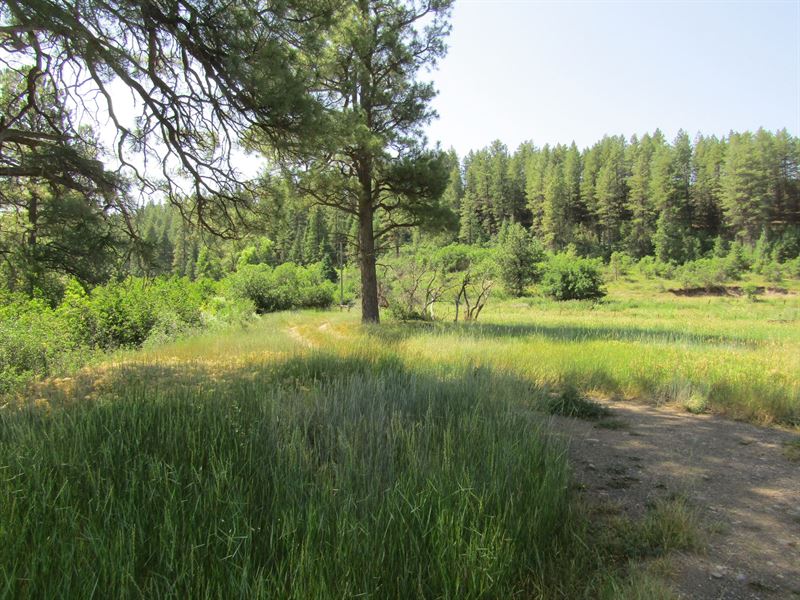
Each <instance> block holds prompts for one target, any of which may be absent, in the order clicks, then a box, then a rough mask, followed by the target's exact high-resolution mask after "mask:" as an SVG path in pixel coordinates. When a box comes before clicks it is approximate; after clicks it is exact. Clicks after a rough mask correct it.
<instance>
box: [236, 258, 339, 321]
mask: <svg viewBox="0 0 800 600" xmlns="http://www.w3.org/2000/svg"><path fill="white" fill-rule="evenodd" d="M225 285H226V286H227V289H228V291H229V293H230V295H231V296H232V297H233V298H241V299H246V300H249V301H251V302H252V303H253V304H254V305H255V308H256V310H257V311H258V312H260V313H266V312H274V311H278V310H288V309H292V308H327V307H329V306H330V305H331V304H333V297H334V293H335V291H336V286H335V285H334V284H333V283H332V282H330V281H328V280H327V279H325V277H324V275H323V273H322V269H321V267H320V265H319V264H317V265H311V266H309V267H300V266H298V265H296V264H294V263H284V264H282V265H279V266H277V267H275V268H274V269H273V268H272V267H270V266H269V265H265V264H258V265H243V266H242V267H241V268H240V269H239V270H238V271H237V272H236V273H233V274H231V275H229V276H228V277H227V278H226V279H225Z"/></svg>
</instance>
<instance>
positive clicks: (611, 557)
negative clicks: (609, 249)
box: [0, 281, 800, 598]
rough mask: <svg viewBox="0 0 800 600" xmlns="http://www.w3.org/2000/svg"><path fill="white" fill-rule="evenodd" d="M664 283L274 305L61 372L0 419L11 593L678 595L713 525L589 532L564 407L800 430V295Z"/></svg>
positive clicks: (669, 516)
mask: <svg viewBox="0 0 800 600" xmlns="http://www.w3.org/2000/svg"><path fill="white" fill-rule="evenodd" d="M654 285H655V284H652V283H650V282H647V281H639V282H621V283H619V284H614V283H612V284H611V286H610V287H611V289H610V294H609V297H608V299H607V300H605V301H603V302H601V303H595V304H592V303H586V302H566V303H564V302H562V303H556V302H549V301H545V300H542V299H540V298H528V299H524V298H523V299H514V300H503V301H495V302H492V303H490V304H489V305H487V309H486V311H485V312H484V313H483V314H482V315H481V320H480V321H479V322H477V323H467V324H463V323H459V324H454V323H450V322H448V321H447V319H446V314H447V311H448V310H450V308H449V307H448V306H445V305H443V306H441V307H437V311H438V312H439V314H440V315H441V316H442V317H443V318H442V320H441V321H437V322H435V323H403V322H391V321H390V322H387V323H384V324H382V325H380V326H362V325H361V324H360V323H359V319H358V317H359V315H358V314H357V312H356V311H353V312H348V311H338V310H334V311H300V312H284V313H275V314H272V315H265V316H262V317H260V318H259V319H258V320H257V321H256V322H254V323H253V324H251V325H249V326H247V327H245V328H230V329H228V330H225V331H223V332H214V333H206V334H201V335H197V336H194V337H189V338H185V339H182V340H180V341H177V342H173V343H169V344H166V345H161V346H156V347H150V348H148V349H146V350H140V351H136V352H132V351H130V352H120V353H118V354H116V355H114V356H113V357H112V358H110V359H109V360H107V361H106V362H103V363H100V364H95V365H92V366H89V367H86V368H84V369H83V370H81V371H78V372H75V373H73V375H72V376H71V377H62V378H57V379H49V380H44V381H41V382H39V383H37V384H35V385H34V386H32V387H31V389H30V390H29V392H28V395H27V396H26V397H25V398H24V399H23V400H21V401H19V402H17V403H10V402H9V403H7V404H6V405H5V406H4V407H3V409H2V410H1V411H0V465H2V471H0V596H3V597H9V598H11V597H15V598H18V597H23V598H24V597H31V598H33V597H107V596H108V595H109V594H113V595H114V596H115V597H122V598H142V597H148V598H150V597H162V596H176V597H193V598H212V597H213V598H219V597H226V598H257V597H261V598H345V597H364V598H403V597H408V594H409V593H412V594H413V595H414V596H416V597H424V598H511V597H525V598H527V597H541V598H597V597H614V598H616V597H631V598H633V597H666V594H667V591H666V590H665V589H664V588H663V586H662V584H660V583H659V582H658V580H657V579H653V578H652V577H649V576H647V575H646V574H645V575H643V574H642V572H641V571H640V570H631V568H630V565H632V564H634V563H635V561H638V560H641V559H644V558H648V557H656V556H661V555H664V554H665V553H667V552H668V551H669V550H671V549H691V548H695V547H697V545H698V543H697V541H696V534H697V532H696V531H694V529H695V526H694V525H693V519H692V515H691V511H689V510H688V509H686V507H685V506H682V505H676V506H660V507H655V508H654V509H653V512H652V514H650V515H648V516H647V517H646V518H645V520H644V521H642V522H641V523H633V524H631V523H625V524H624V525H623V524H620V523H617V522H609V523H605V524H603V523H598V522H597V521H596V520H595V519H593V518H591V517H590V515H591V511H590V510H589V509H588V508H587V507H586V505H585V504H584V501H583V500H582V499H581V498H580V497H579V495H578V494H577V493H576V492H575V489H574V486H573V485H572V480H571V474H570V473H571V472H570V465H569V461H568V459H567V456H566V447H565V445H564V444H565V443H564V442H563V441H562V440H561V439H559V438H557V437H555V436H554V435H553V434H552V433H550V431H549V426H548V419H549V413H550V412H552V407H553V406H556V405H559V404H558V402H556V403H555V404H554V402H553V400H554V399H556V400H558V399H559V398H562V399H564V400H565V401H568V400H569V398H571V397H572V396H575V395H576V394H577V395H578V396H580V397H581V398H592V397H596V396H603V397H611V398H618V399H626V400H628V401H632V402H654V403H677V404H679V405H682V406H684V407H685V408H687V410H692V411H713V412H718V413H722V414H726V415H729V416H730V417H733V418H739V419H747V420H751V421H756V422H759V423H774V424H780V425H783V426H790V427H793V426H794V427H796V426H797V425H798V424H800V378H799V377H798V374H800V326H799V325H798V322H799V321H798V317H800V300H798V296H797V295H792V294H767V295H765V296H763V297H762V298H761V299H759V301H757V302H751V301H749V300H747V299H746V298H743V297H727V296H724V297H714V296H700V297H676V296H674V295H673V294H671V293H669V292H663V291H658V290H657V289H655V288H654V287H653V286H654ZM620 538H624V539H623V540H622V541H621V540H620ZM687 540H688V541H687ZM620 548H623V550H620Z"/></svg>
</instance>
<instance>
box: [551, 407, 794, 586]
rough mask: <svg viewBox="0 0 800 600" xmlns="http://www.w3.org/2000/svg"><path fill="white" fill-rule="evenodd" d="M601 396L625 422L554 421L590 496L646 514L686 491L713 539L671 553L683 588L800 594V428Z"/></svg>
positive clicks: (617, 419) (676, 577) (675, 581)
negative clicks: (790, 453) (795, 442)
mask: <svg viewBox="0 0 800 600" xmlns="http://www.w3.org/2000/svg"><path fill="white" fill-rule="evenodd" d="M603 404H604V405H606V406H607V407H608V408H610V409H611V411H612V412H613V419H614V420H615V423H611V425H612V426H614V425H616V426H617V427H618V428H617V429H608V428H606V427H604V426H602V425H598V424H597V422H592V421H582V420H577V419H568V418H563V417H554V424H555V426H556V428H557V429H558V430H559V431H561V432H563V433H565V434H566V435H567V436H569V438H570V439H571V444H570V454H571V457H572V460H573V464H574V466H575V467H574V468H575V471H576V476H577V478H578V480H579V482H580V483H582V484H583V485H584V486H585V489H586V492H587V493H588V494H589V495H590V497H594V498H599V499H604V500H608V501H610V502H615V503H618V504H619V506H620V507H621V509H622V510H623V511H624V512H626V513H628V514H630V515H631V516H640V515H641V514H643V513H644V512H645V510H646V507H647V505H648V504H649V503H651V502H652V501H653V500H655V499H657V498H659V497H666V496H668V495H669V494H674V493H681V494H684V495H685V496H686V497H687V498H688V499H689V501H690V502H691V504H692V505H693V506H694V507H695V508H696V509H697V510H698V511H699V514H700V516H701V519H702V521H703V524H704V525H705V527H706V528H707V529H708V530H709V531H708V533H707V539H708V546H707V549H706V551H705V552H704V553H702V554H700V555H696V554H686V555H683V554H681V555H678V556H674V557H673V558H674V560H672V565H673V566H674V578H673V581H672V582H671V583H672V584H673V586H674V589H675V590H676V591H677V592H678V594H679V595H680V597H684V598H714V599H725V600H734V599H737V600H738V599H751V598H764V599H772V598H800V463H797V462H791V461H790V460H789V459H788V458H787V457H786V456H785V454H784V448H785V447H784V443H785V442H787V441H789V440H791V439H793V438H796V437H797V436H796V434H792V433H790V432H785V431H780V430H775V429H766V428H761V427H756V426H753V425H749V424H745V423H737V422H733V421H729V420H726V419H723V418H720V417H715V416H710V415H699V416H698V415H691V414H688V413H686V412H683V411H679V410H677V409H672V408H668V407H663V408H654V407H649V406H642V405H635V404H630V403H624V402H604V403H603ZM606 423H608V422H607V421H606ZM606 426H607V425H606Z"/></svg>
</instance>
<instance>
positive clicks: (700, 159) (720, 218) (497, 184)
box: [445, 129, 800, 264]
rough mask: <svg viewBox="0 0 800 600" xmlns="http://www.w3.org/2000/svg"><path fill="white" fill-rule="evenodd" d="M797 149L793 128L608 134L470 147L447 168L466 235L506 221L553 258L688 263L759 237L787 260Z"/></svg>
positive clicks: (799, 223)
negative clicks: (589, 141)
mask: <svg viewBox="0 0 800 600" xmlns="http://www.w3.org/2000/svg"><path fill="white" fill-rule="evenodd" d="M799 168H800V142H799V141H798V139H797V138H796V137H794V136H792V135H790V134H789V133H788V132H787V131H786V130H781V131H777V132H774V133H773V132H769V131H765V130H763V129H760V130H758V131H756V132H749V131H748V132H743V133H733V132H732V133H730V135H728V136H726V137H723V138H721V139H720V138H717V137H715V136H702V135H698V136H697V138H696V139H695V140H694V141H693V142H692V140H690V138H689V136H688V135H687V134H686V133H685V132H683V131H681V132H679V133H678V135H677V137H676V138H675V140H673V141H672V142H671V143H670V142H668V141H667V140H666V139H665V137H664V135H663V134H662V133H661V132H660V131H658V130H656V131H655V132H654V133H652V134H645V135H643V136H642V137H641V138H638V137H637V136H633V137H632V138H631V139H630V140H626V139H625V138H624V137H622V136H606V137H604V138H603V139H602V140H600V141H598V142H597V143H595V144H594V145H593V146H591V147H590V148H586V149H584V150H582V151H581V150H579V149H578V147H577V146H576V145H575V144H574V143H573V144H571V145H569V146H567V145H563V144H558V145H555V146H549V145H545V146H543V147H537V146H535V145H534V144H533V143H530V142H527V143H524V144H522V145H521V146H520V147H519V148H518V149H517V150H516V151H515V152H513V153H510V152H509V151H508V149H507V147H506V146H505V145H503V144H502V143H501V142H499V141H498V142H494V143H493V144H492V145H491V146H489V147H488V148H484V149H481V150H478V151H474V152H470V153H469V154H468V155H467V156H466V157H465V158H464V160H463V163H462V164H460V165H459V166H457V167H454V168H453V169H452V171H451V176H450V184H449V187H448V190H447V192H446V195H445V198H446V200H447V202H448V203H449V204H450V206H451V207H452V209H453V210H454V211H457V212H458V215H459V231H458V238H459V239H460V240H461V241H463V242H465V243H483V242H486V241H488V240H491V239H492V238H494V237H496V236H497V234H498V232H499V231H500V228H501V227H502V224H503V223H504V222H507V221H508V222H518V223H521V224H523V225H524V226H525V227H526V228H528V229H529V230H530V231H531V232H532V233H533V234H534V235H535V236H536V237H537V238H539V239H540V240H542V242H543V243H544V244H545V245H546V247H547V248H548V249H550V250H552V251H561V250H564V249H566V248H567V247H570V246H572V247H574V248H575V249H577V251H578V253H580V254H583V255H587V256H601V257H604V258H608V257H610V255H611V254H612V253H613V252H615V251H621V252H626V253H628V254H630V255H631V256H633V257H634V258H637V259H638V258H642V257H644V256H655V257H656V258H657V259H658V260H660V261H662V262H669V263H674V264H682V263H684V262H686V261H689V260H693V259H696V258H699V257H701V256H703V255H705V254H707V253H709V252H711V251H712V250H713V248H714V246H715V244H727V243H729V242H732V241H739V242H740V243H743V244H745V245H749V246H753V245H755V244H756V242H757V241H758V240H759V239H760V238H761V237H762V236H765V237H766V239H767V241H768V242H769V243H770V244H772V245H777V246H780V248H781V250H780V252H781V253H782V254H783V255H785V256H784V258H789V257H792V256H797V254H798V253H800V171H799V170H798V169H799Z"/></svg>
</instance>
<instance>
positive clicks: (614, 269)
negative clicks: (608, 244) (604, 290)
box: [608, 252, 633, 279]
mask: <svg viewBox="0 0 800 600" xmlns="http://www.w3.org/2000/svg"><path fill="white" fill-rule="evenodd" d="M608 266H609V268H610V269H611V274H612V275H613V276H614V279H617V278H618V277H620V276H623V275H627V274H628V272H629V271H630V270H631V267H632V266H633V258H631V256H630V255H629V254H626V253H625V252H612V253H611V258H610V259H609V261H608Z"/></svg>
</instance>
